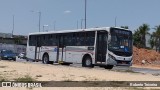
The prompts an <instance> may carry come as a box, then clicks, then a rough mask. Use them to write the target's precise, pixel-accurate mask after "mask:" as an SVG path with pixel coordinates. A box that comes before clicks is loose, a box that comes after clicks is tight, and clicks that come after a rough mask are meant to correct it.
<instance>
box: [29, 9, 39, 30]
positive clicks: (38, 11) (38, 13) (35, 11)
mask: <svg viewBox="0 0 160 90" xmlns="http://www.w3.org/2000/svg"><path fill="white" fill-rule="evenodd" d="M31 12H36V13H38V16H39V20H38V27H39V32H40V31H41V12H40V11H31Z"/></svg>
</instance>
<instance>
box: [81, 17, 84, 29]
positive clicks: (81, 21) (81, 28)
mask: <svg viewBox="0 0 160 90" xmlns="http://www.w3.org/2000/svg"><path fill="white" fill-rule="evenodd" d="M83 20H84V19H81V29H82V28H83Z"/></svg>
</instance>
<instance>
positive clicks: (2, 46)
mask: <svg viewBox="0 0 160 90" xmlns="http://www.w3.org/2000/svg"><path fill="white" fill-rule="evenodd" d="M4 49H5V50H12V51H13V52H14V53H16V54H19V53H21V52H26V46H25V45H16V44H2V43H0V50H4Z"/></svg>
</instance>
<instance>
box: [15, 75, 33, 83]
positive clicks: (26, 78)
mask: <svg viewBox="0 0 160 90" xmlns="http://www.w3.org/2000/svg"><path fill="white" fill-rule="evenodd" d="M15 81H17V82H34V81H36V80H35V79H34V78H32V77H31V76H29V75H25V76H24V77H20V78H17V79H15Z"/></svg>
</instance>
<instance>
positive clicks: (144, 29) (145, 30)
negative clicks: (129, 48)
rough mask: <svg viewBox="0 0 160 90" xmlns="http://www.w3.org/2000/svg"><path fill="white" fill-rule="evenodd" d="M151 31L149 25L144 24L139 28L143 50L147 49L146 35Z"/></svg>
mask: <svg viewBox="0 0 160 90" xmlns="http://www.w3.org/2000/svg"><path fill="white" fill-rule="evenodd" d="M149 30H150V28H149V25H148V24H143V25H142V26H140V27H139V28H138V31H139V34H140V37H141V42H142V47H143V48H146V34H149V32H148V31H149Z"/></svg>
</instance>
